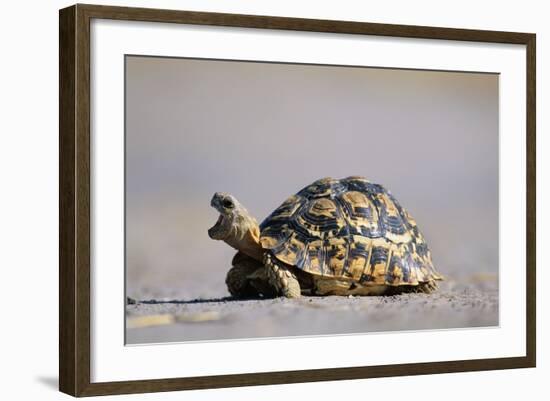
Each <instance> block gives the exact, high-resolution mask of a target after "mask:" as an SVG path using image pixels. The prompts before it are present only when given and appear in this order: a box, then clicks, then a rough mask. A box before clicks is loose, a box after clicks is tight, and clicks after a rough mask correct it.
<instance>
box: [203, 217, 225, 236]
mask: <svg viewBox="0 0 550 401" xmlns="http://www.w3.org/2000/svg"><path fill="white" fill-rule="evenodd" d="M229 223H230V222H229V219H228V218H226V217H225V216H224V215H223V214H220V217H218V220H217V221H216V224H214V225H213V226H212V227H210V229H209V230H208V236H209V237H210V238H212V239H223V238H225V236H226V235H227V231H228V228H229Z"/></svg>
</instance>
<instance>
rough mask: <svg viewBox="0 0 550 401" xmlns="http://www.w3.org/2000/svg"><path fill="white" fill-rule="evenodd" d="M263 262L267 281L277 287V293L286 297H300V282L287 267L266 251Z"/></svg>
mask: <svg viewBox="0 0 550 401" xmlns="http://www.w3.org/2000/svg"><path fill="white" fill-rule="evenodd" d="M264 264H265V271H266V272H267V277H268V281H269V283H270V284H271V285H273V286H274V287H275V288H276V289H277V293H278V294H279V295H283V296H285V297H287V298H300V296H301V295H302V292H301V289H300V283H299V282H298V279H297V278H296V276H295V275H294V274H293V273H292V272H291V271H290V269H289V268H288V267H286V266H285V265H284V264H282V263H280V262H278V261H277V260H276V259H275V258H272V257H271V255H269V254H267V253H266V255H265V257H264Z"/></svg>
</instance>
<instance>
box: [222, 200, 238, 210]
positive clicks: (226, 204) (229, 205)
mask: <svg viewBox="0 0 550 401" xmlns="http://www.w3.org/2000/svg"><path fill="white" fill-rule="evenodd" d="M222 205H223V207H225V208H226V209H233V208H234V207H235V205H234V204H233V201H232V200H231V199H227V198H226V199H224V200H223V201H222Z"/></svg>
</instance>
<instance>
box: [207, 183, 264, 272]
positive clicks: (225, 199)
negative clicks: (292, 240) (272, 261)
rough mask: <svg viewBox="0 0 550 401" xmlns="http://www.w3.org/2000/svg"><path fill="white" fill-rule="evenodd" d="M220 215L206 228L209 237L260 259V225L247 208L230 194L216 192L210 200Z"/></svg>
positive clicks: (261, 252)
mask: <svg viewBox="0 0 550 401" xmlns="http://www.w3.org/2000/svg"><path fill="white" fill-rule="evenodd" d="M210 205H211V206H212V207H213V208H214V209H216V210H217V211H218V212H219V213H220V216H219V217H218V221H217V222H216V224H214V226H212V227H211V228H210V229H209V230H208V235H209V236H210V238H212V239H215V240H221V241H224V242H225V243H227V244H228V245H230V246H232V247H233V248H235V249H237V250H239V251H241V252H243V253H245V254H246V255H248V256H251V257H253V258H255V259H257V260H260V261H261V260H262V254H263V251H262V248H261V245H260V227H259V226H258V222H257V221H256V219H255V218H254V217H252V216H251V215H250V214H249V213H248V210H246V209H245V207H244V206H243V205H241V204H240V203H239V201H238V200H237V199H236V198H235V197H234V196H232V195H230V194H228V193H225V192H216V193H215V194H214V196H213V197H212V200H211V201H210Z"/></svg>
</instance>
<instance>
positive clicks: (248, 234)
mask: <svg viewBox="0 0 550 401" xmlns="http://www.w3.org/2000/svg"><path fill="white" fill-rule="evenodd" d="M224 241H225V243H226V244H228V245H229V246H231V247H233V248H235V249H236V250H238V251H240V252H242V253H244V254H245V255H247V256H250V257H251V258H253V259H255V260H257V261H259V262H262V261H263V249H262V246H261V245H260V227H258V224H257V223H256V222H254V224H251V225H250V227H249V228H248V229H247V230H246V231H245V232H244V234H243V235H239V236H236V235H230V236H229V237H228V238H226V239H225V240H224Z"/></svg>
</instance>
